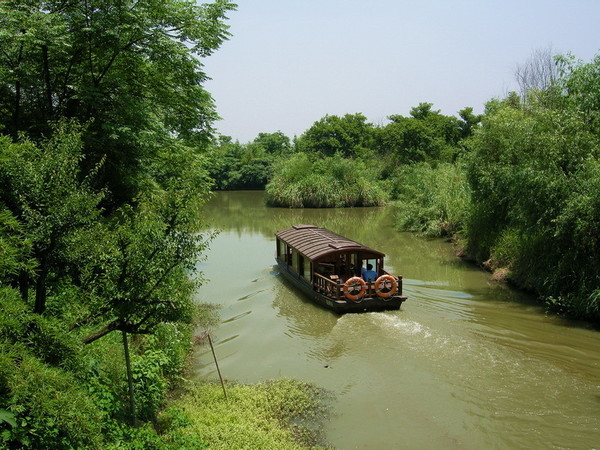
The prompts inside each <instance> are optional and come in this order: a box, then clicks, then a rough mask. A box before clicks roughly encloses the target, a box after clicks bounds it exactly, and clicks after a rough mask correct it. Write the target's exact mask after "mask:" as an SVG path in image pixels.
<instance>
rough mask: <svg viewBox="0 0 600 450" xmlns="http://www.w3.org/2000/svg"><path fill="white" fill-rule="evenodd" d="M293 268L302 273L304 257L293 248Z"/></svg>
mask: <svg viewBox="0 0 600 450" xmlns="http://www.w3.org/2000/svg"><path fill="white" fill-rule="evenodd" d="M293 267H294V269H296V272H298V274H299V275H302V274H303V273H304V258H303V257H302V255H301V254H300V253H298V252H297V251H295V250H294V264H293Z"/></svg>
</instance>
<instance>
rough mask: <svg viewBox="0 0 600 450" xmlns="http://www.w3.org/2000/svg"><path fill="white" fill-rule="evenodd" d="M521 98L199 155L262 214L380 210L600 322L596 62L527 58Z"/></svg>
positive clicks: (338, 124)
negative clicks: (255, 194) (276, 209)
mask: <svg viewBox="0 0 600 450" xmlns="http://www.w3.org/2000/svg"><path fill="white" fill-rule="evenodd" d="M516 76H517V81H518V82H519V86H520V88H521V89H520V93H516V92H511V93H509V94H508V95H507V96H506V98H503V99H492V100H490V101H489V102H488V103H487V104H486V105H485V111H484V113H483V114H481V115H476V114H474V113H473V109H472V108H465V109H463V110H461V111H460V112H459V113H458V117H454V116H446V115H443V114H441V113H440V112H439V111H436V110H435V109H433V105H432V104H430V103H421V104H419V105H418V106H416V107H414V108H412V109H411V110H410V114H409V116H407V117H404V116H400V115H392V116H390V117H389V123H388V124H386V125H373V124H371V123H368V122H367V119H366V118H365V117H364V116H363V115H362V114H346V115H344V116H342V117H339V116H330V115H328V116H325V117H323V118H321V119H320V120H318V121H317V122H315V123H314V124H313V125H312V126H311V127H310V128H309V129H308V130H306V132H304V133H303V134H302V135H300V136H299V137H295V138H294V139H293V140H290V139H289V138H287V137H286V136H284V135H283V134H282V133H280V132H277V133H271V134H269V133H262V134H260V135H259V136H258V137H257V138H256V139H255V140H254V141H253V142H251V143H248V144H240V143H238V142H232V141H231V140H229V139H225V138H223V139H221V141H220V142H219V143H217V144H215V145H214V146H213V147H212V148H211V149H210V152H209V155H211V156H210V158H209V161H211V163H210V164H211V165H210V167H209V172H210V175H211V177H213V178H214V179H215V183H216V184H215V186H216V188H217V189H261V188H264V189H265V190H266V198H267V202H268V203H269V204H270V205H272V206H287V207H339V206H371V205H382V204H384V203H390V202H391V203H393V205H394V207H395V208H396V215H397V224H398V228H399V229H402V230H411V231H417V232H421V233H425V234H427V235H432V236H444V235H446V236H451V237H452V238H453V239H455V240H456V241H457V243H458V244H459V245H460V248H461V252H462V254H463V255H464V256H465V257H467V258H471V259H473V260H474V261H476V262H478V263H480V264H482V265H484V266H485V267H487V268H488V269H490V270H492V271H494V272H496V276H497V277H498V278H505V279H507V280H509V281H511V282H513V283H514V284H516V285H518V286H520V287H521V288H523V289H526V290H528V291H530V292H532V293H534V294H536V295H539V296H540V298H541V299H542V300H543V301H544V302H545V303H546V305H547V306H548V307H549V308H550V309H552V310H554V311H558V312H560V313H564V314H566V315H568V316H570V317H576V318H585V319H588V320H591V321H594V322H597V323H598V322H600V56H597V57H595V58H594V60H593V61H592V62H590V63H583V62H580V61H576V60H575V58H573V57H572V56H570V55H567V56H552V55H549V54H548V53H547V52H543V51H542V52H540V51H538V52H534V53H533V56H532V58H531V59H530V60H528V61H527V62H526V63H524V64H523V65H521V66H519V67H518V69H517V71H516Z"/></svg>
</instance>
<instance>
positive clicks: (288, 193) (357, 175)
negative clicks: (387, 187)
mask: <svg viewBox="0 0 600 450" xmlns="http://www.w3.org/2000/svg"><path fill="white" fill-rule="evenodd" d="M370 172H371V171H369V170H368V169H367V167H366V166H365V164H364V163H363V162H362V161H361V160H358V159H350V158H343V157H342V156H340V155H335V156H332V157H324V158H315V159H314V160H311V159H310V157H309V156H308V155H306V154H304V153H298V154H295V155H294V156H293V157H291V158H290V159H286V160H280V161H279V162H278V163H277V164H275V166H274V175H273V178H272V179H271V181H270V182H269V184H268V185H267V187H266V201H267V204H268V205H270V206H283V207H291V208H339V207H351V206H380V205H383V204H385V202H386V200H387V194H386V193H385V191H384V190H383V189H382V188H381V187H380V186H379V184H378V181H377V180H376V179H375V177H371V176H370Z"/></svg>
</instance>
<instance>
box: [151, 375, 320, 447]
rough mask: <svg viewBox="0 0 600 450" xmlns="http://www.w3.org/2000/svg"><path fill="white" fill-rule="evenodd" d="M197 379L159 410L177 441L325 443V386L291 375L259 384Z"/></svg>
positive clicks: (234, 444)
mask: <svg viewBox="0 0 600 450" xmlns="http://www.w3.org/2000/svg"><path fill="white" fill-rule="evenodd" d="M226 389H227V399H225V397H224V395H223V390H222V388H221V385H220V384H218V383H203V382H194V383H190V384H188V385H187V386H186V387H185V389H184V391H183V393H181V395H180V396H179V397H178V398H177V399H175V400H172V401H171V402H170V405H169V407H168V408H167V409H165V410H164V412H163V413H162V414H161V415H160V417H159V420H158V429H159V431H160V430H161V428H162V429H166V430H168V433H167V434H166V435H165V436H164V437H163V439H164V440H165V441H166V442H168V443H170V444H172V445H173V446H177V445H184V444H185V443H186V442H189V443H192V442H199V440H201V441H202V442H203V443H204V444H205V445H206V446H207V447H209V448H211V449H233V448H244V449H257V450H258V449H261V450H262V449H282V450H285V449H306V448H315V449H316V448H323V447H320V446H319V444H320V443H321V442H322V437H323V436H322V431H323V430H322V426H323V424H324V422H325V420H326V417H327V410H326V403H325V402H326V399H327V395H326V393H325V391H323V390H321V389H319V388H317V387H315V386H314V385H311V384H307V383H303V382H300V381H295V380H291V379H278V380H275V381H268V382H263V383H259V384H255V385H246V384H228V385H226Z"/></svg>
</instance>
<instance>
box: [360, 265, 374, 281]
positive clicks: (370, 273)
mask: <svg viewBox="0 0 600 450" xmlns="http://www.w3.org/2000/svg"><path fill="white" fill-rule="evenodd" d="M376 279H377V272H375V271H374V270H373V264H367V270H365V271H363V280H365V281H375V280H376Z"/></svg>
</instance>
